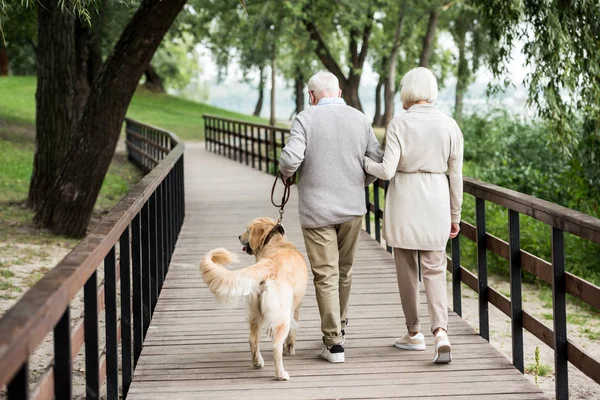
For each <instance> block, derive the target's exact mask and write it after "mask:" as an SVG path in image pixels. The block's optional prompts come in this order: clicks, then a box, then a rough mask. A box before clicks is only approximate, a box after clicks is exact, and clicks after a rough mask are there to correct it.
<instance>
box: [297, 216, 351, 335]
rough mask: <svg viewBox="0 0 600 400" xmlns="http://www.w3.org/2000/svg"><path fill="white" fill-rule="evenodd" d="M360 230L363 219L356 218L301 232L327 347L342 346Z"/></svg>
mask: <svg viewBox="0 0 600 400" xmlns="http://www.w3.org/2000/svg"><path fill="white" fill-rule="evenodd" d="M361 227H362V217H357V218H355V219H353V220H352V221H349V222H346V223H343V224H340V225H333V226H327V227H323V228H316V229H305V228H303V229H302V233H303V234H304V243H305V244H306V253H307V255H308V260H309V261H310V266H311V269H312V273H313V275H314V284H315V291H316V294H317V304H318V306H319V313H320V314H321V331H322V332H323V342H324V343H325V344H326V345H327V346H333V345H335V344H341V343H342V342H343V338H342V335H341V330H342V329H344V328H345V327H346V313H347V311H348V300H349V298H350V286H351V284H352V264H353V263H354V255H355V254H356V247H357V244H358V234H359V233H360V230H361Z"/></svg>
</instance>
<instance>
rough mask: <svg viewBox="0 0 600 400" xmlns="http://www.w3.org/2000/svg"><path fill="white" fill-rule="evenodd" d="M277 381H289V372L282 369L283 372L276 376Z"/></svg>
mask: <svg viewBox="0 0 600 400" xmlns="http://www.w3.org/2000/svg"><path fill="white" fill-rule="evenodd" d="M277 380H278V381H289V380H290V374H288V373H287V371H283V373H282V374H281V375H280V376H278V377H277Z"/></svg>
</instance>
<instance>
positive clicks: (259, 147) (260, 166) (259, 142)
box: [256, 127, 262, 171]
mask: <svg viewBox="0 0 600 400" xmlns="http://www.w3.org/2000/svg"><path fill="white" fill-rule="evenodd" d="M256 130H257V133H258V170H259V171H262V139H261V137H260V131H261V128H260V127H257V128H256Z"/></svg>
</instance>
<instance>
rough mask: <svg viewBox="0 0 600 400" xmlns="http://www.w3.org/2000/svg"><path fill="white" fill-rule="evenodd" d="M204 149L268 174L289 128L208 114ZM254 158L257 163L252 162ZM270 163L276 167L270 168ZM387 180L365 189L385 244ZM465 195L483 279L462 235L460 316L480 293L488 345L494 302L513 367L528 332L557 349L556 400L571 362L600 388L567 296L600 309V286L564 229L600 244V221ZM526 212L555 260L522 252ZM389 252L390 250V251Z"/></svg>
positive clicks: (472, 189) (455, 262) (452, 262)
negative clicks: (574, 262) (539, 294)
mask: <svg viewBox="0 0 600 400" xmlns="http://www.w3.org/2000/svg"><path fill="white" fill-rule="evenodd" d="M204 121H205V132H206V148H207V150H209V151H213V152H216V153H218V154H222V155H225V156H228V157H229V158H232V159H234V160H238V161H239V162H240V163H244V162H245V164H246V165H251V166H252V167H253V168H256V167H257V163H256V161H257V160H258V168H259V169H262V166H261V164H260V163H261V161H262V160H264V161H266V163H267V164H266V165H267V167H266V169H265V171H267V172H269V173H271V174H273V173H276V171H277V168H276V167H277V166H278V160H277V157H278V154H279V152H280V150H281V149H282V147H283V146H284V145H285V142H286V139H287V137H288V136H289V130H286V129H281V128H275V127H271V126H268V125H261V124H251V123H247V122H243V121H234V120H228V119H221V118H217V117H213V116H208V115H205V116H204ZM249 160H251V161H252V162H251V163H250V162H249ZM270 165H272V166H274V167H275V168H273V167H271V168H270V167H269V166H270ZM388 184H389V182H388V181H383V180H377V181H376V182H375V183H373V184H372V185H371V186H370V187H368V188H366V189H365V197H366V202H367V214H366V216H365V225H366V230H367V232H368V233H369V234H371V235H372V236H373V237H374V238H375V239H376V240H377V241H379V242H380V243H381V242H382V239H381V226H382V220H383V212H384V207H383V196H385V193H386V192H387V188H388ZM464 192H465V193H467V194H469V195H471V196H474V197H475V199H476V210H475V211H476V225H475V226H473V225H471V224H469V223H467V222H464V221H463V222H461V231H460V233H461V235H462V236H464V237H466V238H468V239H470V240H472V241H474V242H475V243H476V245H477V275H475V274H473V273H472V272H470V271H469V270H467V269H466V268H464V267H462V266H461V265H460V245H459V243H460V242H459V238H456V239H454V240H452V258H449V259H448V261H449V262H448V271H449V272H450V273H451V274H452V293H453V308H454V311H455V312H456V313H457V314H458V315H461V316H462V295H461V282H464V283H465V284H466V285H467V286H468V287H469V288H471V289H472V290H474V291H475V292H477V293H478V294H479V296H478V302H479V334H480V335H481V336H482V337H483V338H485V339H486V340H488V341H489V313H488V307H489V304H492V305H493V306H495V307H496V308H498V309H499V310H500V311H502V312H503V313H504V314H505V315H507V316H508V317H509V318H511V331H512V354H513V364H514V365H515V367H516V368H517V369H518V370H519V371H521V372H523V371H524V354H523V329H526V330H527V331H529V332H530V333H531V334H533V335H534V336H535V337H537V338H538V339H540V340H541V341H542V342H544V343H545V344H546V345H548V346H549V347H550V348H552V349H553V350H554V355H555V357H554V358H555V374H556V378H555V382H556V397H557V399H560V400H562V399H567V398H568V369H567V364H568V362H570V363H571V364H572V365H574V366H575V367H577V368H578V369H579V370H580V371H582V372H583V373H584V374H585V375H587V376H588V377H590V378H591V379H593V380H594V381H595V382H597V383H600V361H599V360H598V359H595V358H594V357H593V356H592V355H590V354H589V353H588V352H586V351H585V350H584V349H583V348H582V347H581V346H579V345H577V344H576V343H574V342H573V341H572V340H570V339H568V338H567V317H566V300H565V295H566V294H570V295H571V296H573V297H575V298H577V299H579V300H581V301H583V302H585V303H586V304H588V305H589V306H590V307H592V308H593V309H595V310H600V287H598V286H596V285H593V284H592V283H590V282H587V281H585V280H584V279H581V278H579V277H577V276H575V275H573V274H570V273H568V272H566V271H565V250H564V232H568V233H571V234H573V235H576V236H579V237H581V238H584V239H587V240H590V241H592V242H594V243H598V244H600V220H599V219H597V218H594V217H591V216H589V215H586V214H583V213H580V212H577V211H574V210H570V209H568V208H565V207H561V206H558V205H556V204H552V203H549V202H547V201H544V200H540V199H537V198H535V197H532V196H527V195H524V194H522V193H519V192H515V191H513V190H509V189H504V188H502V187H499V186H495V185H492V184H489V183H485V182H481V181H478V180H476V179H472V178H464ZM486 201H488V202H491V203H494V204H497V205H500V206H503V207H506V208H507V209H508V211H509V215H508V220H507V224H508V226H509V241H508V242H506V241H504V240H502V239H499V238H497V237H495V236H493V235H490V234H489V233H487V232H486V225H485V202H486ZM520 214H523V215H527V216H530V217H532V218H535V219H537V220H538V221H541V222H543V223H545V224H547V225H549V227H550V228H551V230H552V262H548V261H545V260H543V259H541V258H539V257H536V256H535V255H533V254H531V253H528V252H526V251H523V250H521V248H520V229H519V216H520ZM387 250H388V251H389V252H391V250H392V249H391V248H390V247H387ZM487 251H491V252H493V253H495V254H497V255H499V256H500V257H502V258H504V259H506V260H508V261H509V262H510V291H511V295H510V299H509V298H507V297H506V296H504V295H502V294H501V293H500V292H498V291H497V290H495V289H493V288H491V287H489V286H488V283H487V275H488V271H487ZM523 270H525V271H527V272H529V273H531V274H533V275H534V276H536V277H537V278H539V279H541V280H542V281H544V282H546V283H548V284H550V285H551V286H552V296H553V324H554V326H553V329H551V328H549V327H547V326H546V325H544V324H543V323H542V322H541V321H540V320H538V319H537V318H535V317H533V316H532V315H531V314H529V313H527V312H526V311H524V310H523V307H522V298H521V297H522V293H521V281H522V275H523V272H522V271H523Z"/></svg>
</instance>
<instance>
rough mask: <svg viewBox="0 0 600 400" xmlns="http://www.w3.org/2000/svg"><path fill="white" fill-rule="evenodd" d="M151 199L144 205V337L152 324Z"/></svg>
mask: <svg viewBox="0 0 600 400" xmlns="http://www.w3.org/2000/svg"><path fill="white" fill-rule="evenodd" d="M148 203H149V201H148V202H146V204H144V206H143V207H142V215H141V218H142V305H143V322H144V324H143V328H144V329H143V331H144V337H146V332H147V331H148V327H149V326H150V316H151V315H152V314H151V308H152V298H151V292H152V290H151V289H150V274H151V270H150V211H149V210H150V206H149V204H148Z"/></svg>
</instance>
